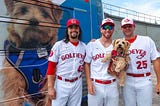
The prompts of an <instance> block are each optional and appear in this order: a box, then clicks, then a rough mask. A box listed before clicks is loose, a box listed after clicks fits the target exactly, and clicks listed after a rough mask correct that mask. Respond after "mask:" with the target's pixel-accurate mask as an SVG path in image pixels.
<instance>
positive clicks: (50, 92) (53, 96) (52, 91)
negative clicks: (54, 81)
mask: <svg viewBox="0 0 160 106" xmlns="http://www.w3.org/2000/svg"><path fill="white" fill-rule="evenodd" d="M48 95H49V96H50V98H51V99H56V90H55V89H54V88H48Z"/></svg>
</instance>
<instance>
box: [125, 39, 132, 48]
mask: <svg viewBox="0 0 160 106" xmlns="http://www.w3.org/2000/svg"><path fill="white" fill-rule="evenodd" d="M126 43H127V49H129V47H130V46H131V43H129V42H128V41H126Z"/></svg>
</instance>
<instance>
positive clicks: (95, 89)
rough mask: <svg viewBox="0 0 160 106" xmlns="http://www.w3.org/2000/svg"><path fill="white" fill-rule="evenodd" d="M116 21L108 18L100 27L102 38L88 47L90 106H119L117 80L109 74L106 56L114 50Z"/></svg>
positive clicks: (87, 77) (86, 68)
mask: <svg viewBox="0 0 160 106" xmlns="http://www.w3.org/2000/svg"><path fill="white" fill-rule="evenodd" d="M114 26H115V24H114V21H113V20H112V19H110V18H106V19H104V20H103V21H102V23H101V26H100V31H101V37H100V38H99V39H97V40H95V41H91V42H89V43H88V44H87V47H86V57H85V73H86V80H87V85H88V106H118V104H119V93H118V88H117V82H116V78H115V77H114V76H112V75H110V74H109V73H108V72H107V68H108V66H109V62H105V63H103V62H102V59H103V58H104V55H105V54H106V52H107V53H110V52H111V51H112V50H113V46H112V34H113V32H114Z"/></svg>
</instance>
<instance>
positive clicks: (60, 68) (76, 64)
mask: <svg viewBox="0 0 160 106" xmlns="http://www.w3.org/2000/svg"><path fill="white" fill-rule="evenodd" d="M66 27H67V30H66V38H65V39H64V40H61V41H58V42H56V43H55V45H54V46H53V48H52V49H51V52H50V56H49V59H48V60H49V64H48V71H47V74H48V94H49V96H50V97H51V98H52V106H80V105H81V98H82V71H83V64H84V58H85V46H86V45H85V44H84V43H83V42H81V41H80V36H81V28H80V22H79V21H78V20H77V19H74V18H71V19H69V20H68V21H67V24H66Z"/></svg>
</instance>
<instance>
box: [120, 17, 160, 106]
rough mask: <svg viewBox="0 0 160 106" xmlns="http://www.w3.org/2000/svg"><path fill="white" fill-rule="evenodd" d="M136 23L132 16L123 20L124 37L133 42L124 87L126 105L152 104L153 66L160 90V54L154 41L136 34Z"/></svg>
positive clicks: (157, 90) (156, 88) (146, 105)
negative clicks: (159, 59)
mask: <svg viewBox="0 0 160 106" xmlns="http://www.w3.org/2000/svg"><path fill="white" fill-rule="evenodd" d="M134 30H135V23H134V21H133V20H132V19H130V18H124V19H123V20H122V21H121V31H122V32H123V34H124V38H125V39H126V40H127V41H129V42H130V43H131V46H130V48H129V56H130V59H131V60H130V63H129V67H128V69H127V78H126V83H125V86H124V88H123V99H124V106H152V80H151V73H152V70H151V67H152V65H153V69H154V71H155V73H156V74H157V85H156V87H155V90H156V92H159V91H160V65H159V62H158V59H157V58H158V57H159V54H158V52H157V50H156V46H155V43H154V41H153V40H152V39H151V38H150V37H148V36H141V35H135V34H134Z"/></svg>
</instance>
